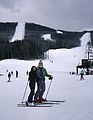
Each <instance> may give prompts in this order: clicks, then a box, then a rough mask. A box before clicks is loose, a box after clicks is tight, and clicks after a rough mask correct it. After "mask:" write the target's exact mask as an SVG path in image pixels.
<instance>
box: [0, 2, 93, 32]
mask: <svg viewBox="0 0 93 120" xmlns="http://www.w3.org/2000/svg"><path fill="white" fill-rule="evenodd" d="M0 21H3V22H6V21H13V22H14V21H25V22H34V23H38V24H41V25H45V26H48V27H52V28H56V29H62V30H85V29H90V28H91V29H92V28H93V0H0Z"/></svg>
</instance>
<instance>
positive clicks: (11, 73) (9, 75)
mask: <svg viewBox="0 0 93 120" xmlns="http://www.w3.org/2000/svg"><path fill="white" fill-rule="evenodd" d="M7 72H8V70H7ZM12 76H13V71H11V72H9V73H8V81H7V82H10V79H11V77H12ZM16 78H18V71H17V70H16Z"/></svg>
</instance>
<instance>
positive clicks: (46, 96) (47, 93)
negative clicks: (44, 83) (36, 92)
mask: <svg viewBox="0 0 93 120" xmlns="http://www.w3.org/2000/svg"><path fill="white" fill-rule="evenodd" d="M51 83H52V80H51V81H50V83H49V87H48V90H47V93H46V97H45V99H46V98H47V96H48V93H49V90H50V86H51Z"/></svg>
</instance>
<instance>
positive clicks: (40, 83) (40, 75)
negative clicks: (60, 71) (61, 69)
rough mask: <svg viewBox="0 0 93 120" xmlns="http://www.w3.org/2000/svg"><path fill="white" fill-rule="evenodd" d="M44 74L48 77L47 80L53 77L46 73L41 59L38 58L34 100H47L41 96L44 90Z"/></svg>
mask: <svg viewBox="0 0 93 120" xmlns="http://www.w3.org/2000/svg"><path fill="white" fill-rule="evenodd" d="M45 76H46V77H49V80H52V79H53V77H52V75H50V74H48V73H47V71H46V69H45V68H44V67H43V62H42V60H40V61H39V64H38V67H37V91H36V94H35V97H34V102H42V101H47V100H46V99H44V98H43V94H44V92H45Z"/></svg>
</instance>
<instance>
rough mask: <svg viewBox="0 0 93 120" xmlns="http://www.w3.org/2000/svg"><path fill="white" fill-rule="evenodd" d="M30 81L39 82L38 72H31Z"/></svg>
mask: <svg viewBox="0 0 93 120" xmlns="http://www.w3.org/2000/svg"><path fill="white" fill-rule="evenodd" d="M28 80H29V81H30V82H36V81H37V72H34V71H30V72H29V78H28Z"/></svg>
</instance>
